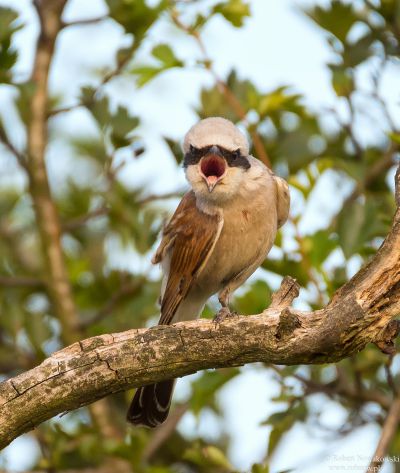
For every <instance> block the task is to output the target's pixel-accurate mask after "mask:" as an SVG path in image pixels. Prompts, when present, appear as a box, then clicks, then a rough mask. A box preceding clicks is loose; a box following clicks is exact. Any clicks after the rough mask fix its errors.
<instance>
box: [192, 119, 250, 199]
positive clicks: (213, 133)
mask: <svg viewBox="0 0 400 473" xmlns="http://www.w3.org/2000/svg"><path fill="white" fill-rule="evenodd" d="M183 152H184V154H185V156H184V161H183V165H184V168H185V172H186V177H187V179H188V181H189V183H190V184H191V186H192V188H193V190H194V192H195V194H196V195H198V196H200V197H203V198H204V199H206V200H208V201H213V202H217V203H218V202H222V201H225V200H229V199H230V198H231V197H233V196H234V195H235V194H236V193H237V191H238V190H239V188H240V186H241V184H242V181H243V179H244V178H245V175H246V172H247V171H248V169H249V168H250V161H249V159H248V156H249V143H248V141H247V138H246V137H245V136H244V134H243V133H242V132H241V131H240V130H239V129H238V128H237V127H236V126H235V125H234V124H233V123H232V122H230V121H229V120H226V119H225V118H220V117H211V118H206V119H204V120H201V121H200V122H199V123H197V124H196V125H194V126H193V127H192V128H191V129H190V130H189V131H188V132H187V134H186V136H185V139H184V142H183Z"/></svg>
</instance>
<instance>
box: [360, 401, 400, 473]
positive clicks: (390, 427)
mask: <svg viewBox="0 0 400 473" xmlns="http://www.w3.org/2000/svg"><path fill="white" fill-rule="evenodd" d="M399 423H400V397H398V398H396V399H395V400H394V401H393V404H392V406H391V408H390V409H389V412H388V415H387V417H386V420H385V422H384V424H383V427H382V433H381V437H380V439H379V442H378V445H377V447H376V450H375V453H374V456H373V457H372V459H371V463H370V464H369V467H368V468H367V470H366V471H367V472H368V471H374V472H377V471H379V470H380V468H381V466H382V464H383V462H384V461H385V456H386V455H387V453H388V450H389V448H390V444H391V443H392V440H393V438H394V436H395V435H396V433H397V431H398V428H399Z"/></svg>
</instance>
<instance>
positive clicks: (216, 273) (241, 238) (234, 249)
mask: <svg viewBox="0 0 400 473" xmlns="http://www.w3.org/2000/svg"><path fill="white" fill-rule="evenodd" d="M223 219H224V224H223V227H222V231H221V234H220V237H219V239H218V241H217V243H216V245H215V247H214V250H213V252H212V254H211V255H210V257H209V259H208V261H207V264H206V265H205V267H204V268H203V270H202V271H201V274H199V276H198V280H197V285H198V286H199V287H200V288H202V289H203V290H204V291H205V292H208V293H209V294H210V295H211V294H214V293H216V292H218V291H220V290H221V289H222V288H223V287H224V286H225V285H226V284H227V283H228V282H229V280H231V279H232V278H233V277H235V276H236V275H237V274H239V273H240V272H242V271H243V270H245V269H246V268H248V267H249V266H251V265H254V264H255V263H258V264H256V267H257V266H258V265H260V264H261V263H262V261H263V260H264V258H265V257H266V255H267V253H268V252H269V250H270V249H271V247H272V245H273V242H274V239H275V236H276V231H277V214H276V201H275V195H274V194H273V193H268V192H262V190H260V192H258V193H257V194H255V195H254V196H252V198H251V199H243V198H242V199H237V201H236V202H234V203H232V205H230V206H226V207H225V208H224V209H223Z"/></svg>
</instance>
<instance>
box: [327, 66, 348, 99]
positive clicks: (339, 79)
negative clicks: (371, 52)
mask: <svg viewBox="0 0 400 473" xmlns="http://www.w3.org/2000/svg"><path fill="white" fill-rule="evenodd" d="M329 69H330V70H331V72H332V87H333V89H334V91H335V92H336V95H337V96H338V97H348V96H349V95H350V94H351V93H352V92H353V91H354V76H353V72H352V70H351V69H349V68H344V67H342V66H337V65H335V64H330V65H329Z"/></svg>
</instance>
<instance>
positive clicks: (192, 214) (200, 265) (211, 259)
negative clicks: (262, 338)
mask: <svg viewBox="0 0 400 473" xmlns="http://www.w3.org/2000/svg"><path fill="white" fill-rule="evenodd" d="M183 153H184V158H183V167H184V171H185V174H186V178H187V180H188V182H189V184H190V187H191V189H190V191H188V192H187V193H186V194H185V195H184V196H183V198H182V200H181V202H180V203H179V205H178V207H177V208H176V211H175V213H174V214H173V216H172V217H171V219H170V221H169V222H168V223H167V224H166V226H165V227H164V229H163V232H162V239H161V242H160V244H159V246H158V248H157V250H156V252H155V255H154V257H153V258H152V263H153V264H161V267H162V271H163V279H162V284H161V296H160V303H161V315H160V319H159V325H169V324H172V323H176V322H180V321H183V320H192V319H195V318H197V317H198V316H200V314H201V312H202V310H203V308H204V305H205V304H206V302H207V300H208V299H209V298H210V297H211V296H213V295H214V294H218V299H219V302H220V304H221V309H220V310H219V311H218V313H217V314H216V316H215V318H214V320H215V321H216V323H217V324H219V323H223V320H224V319H225V318H226V317H229V316H230V315H232V313H231V311H230V308H229V303H230V298H231V295H232V293H233V292H234V291H235V290H236V289H237V288H238V287H240V286H241V285H242V284H243V283H244V282H245V281H246V280H247V279H248V278H249V276H251V274H253V272H254V271H255V270H256V269H257V268H258V267H259V266H260V265H261V264H262V262H263V261H264V260H265V258H266V256H267V254H268V253H269V251H270V249H271V247H272V245H273V243H274V240H275V237H276V233H277V230H278V228H279V227H281V226H282V225H283V224H284V223H285V222H286V220H287V218H288V213H289V207H290V194H289V188H288V184H287V183H286V181H285V180H284V179H282V178H281V177H278V176H276V175H275V174H274V173H273V172H272V171H271V170H270V169H269V168H268V167H267V166H266V165H264V164H263V163H262V162H261V161H259V160H258V159H256V158H255V157H253V156H251V155H250V152H249V142H248V140H247V138H246V136H245V135H244V134H243V133H242V132H241V131H240V130H239V129H238V128H237V127H236V126H235V125H234V124H233V123H232V122H231V121H229V120H227V119H225V118H222V117H209V118H205V119H203V120H201V121H199V122H198V123H196V124H195V125H194V126H192V128H190V130H189V131H188V132H187V134H186V135H185V138H184V141H183ZM174 385H175V380H166V381H161V382H158V383H155V384H150V385H146V386H143V387H140V388H139V389H138V390H137V391H136V393H135V396H134V398H133V400H132V403H131V405H130V407H129V410H128V413H127V420H128V422H130V423H132V424H134V425H142V426H147V427H151V428H152V427H157V426H158V425H160V424H162V423H163V422H164V421H165V420H166V418H167V416H168V413H169V409H170V405H171V399H172V393H173V389H174Z"/></svg>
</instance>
